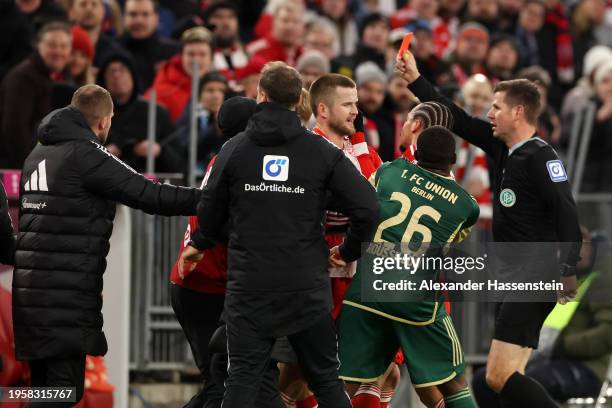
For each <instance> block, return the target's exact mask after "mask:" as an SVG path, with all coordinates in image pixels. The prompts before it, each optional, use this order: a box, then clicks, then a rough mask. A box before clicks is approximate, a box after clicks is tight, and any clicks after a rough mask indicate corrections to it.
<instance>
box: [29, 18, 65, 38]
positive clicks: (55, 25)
mask: <svg viewBox="0 0 612 408" xmlns="http://www.w3.org/2000/svg"><path fill="white" fill-rule="evenodd" d="M54 31H63V32H65V33H66V34H68V36H69V37H70V38H72V31H70V25H69V24H68V23H66V22H64V21H51V22H49V23H47V24H45V25H43V26H42V28H41V29H40V30H39V31H38V34H37V35H36V41H38V42H40V41H41V40H42V38H43V37H44V36H45V34H47V33H51V32H54Z"/></svg>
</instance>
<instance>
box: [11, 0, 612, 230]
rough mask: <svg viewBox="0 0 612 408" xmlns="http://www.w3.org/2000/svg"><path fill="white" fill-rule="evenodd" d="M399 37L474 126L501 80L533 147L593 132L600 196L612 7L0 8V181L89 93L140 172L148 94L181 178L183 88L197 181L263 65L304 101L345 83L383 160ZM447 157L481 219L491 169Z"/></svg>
mask: <svg viewBox="0 0 612 408" xmlns="http://www.w3.org/2000/svg"><path fill="white" fill-rule="evenodd" d="M408 31H412V32H414V40H413V44H412V51H413V53H414V55H415V57H416V59H417V62H418V66H419V71H420V72H421V73H422V75H424V76H425V77H426V78H427V79H428V80H429V81H431V82H432V83H434V84H435V85H437V86H438V87H439V88H440V89H441V90H442V91H443V93H444V94H445V95H447V96H448V97H450V98H453V99H455V100H456V101H457V102H459V103H461V104H462V105H463V106H464V107H465V108H466V109H467V110H468V111H469V112H470V113H472V114H473V115H477V116H482V117H483V118H485V117H486V113H487V111H488V109H489V105H490V103H491V101H492V96H493V89H494V86H495V85H496V84H497V83H498V82H499V81H502V80H507V79H512V78H527V79H530V80H532V81H534V82H535V83H536V84H537V85H538V87H539V89H540V91H541V92H542V96H543V97H544V99H545V100H546V101H547V103H546V105H545V106H543V107H542V112H541V115H540V120H539V130H538V135H539V137H541V138H542V139H544V140H546V141H547V142H549V143H551V144H552V145H554V146H555V147H558V148H559V149H560V150H561V151H563V150H564V149H566V148H567V145H568V143H569V139H570V136H571V129H572V124H573V122H574V120H575V118H577V117H579V118H581V120H592V131H591V139H590V145H589V149H588V153H587V165H586V167H585V174H584V179H583V183H582V190H583V191H587V192H589V191H612V181H611V180H612V161H611V160H608V157H610V156H611V155H612V138H611V137H610V135H612V49H611V47H612V1H609V0H608V1H606V0H378V1H376V0H361V1H358V0H270V1H265V0H236V1H215V0H209V1H206V0H202V1H195V0H181V1H174V0H159V1H157V0H57V1H54V0H0V168H16V169H20V168H21V167H22V165H23V162H24V160H25V158H26V157H27V155H28V153H29V152H30V151H31V150H32V148H33V146H34V145H35V143H36V141H37V134H36V133H37V127H38V124H39V122H40V121H41V119H42V118H43V117H44V116H45V115H46V114H47V113H49V112H50V111H52V110H53V109H56V108H59V107H63V106H65V105H66V104H68V103H69V101H70V97H71V95H72V93H73V91H74V89H75V88H76V87H78V86H81V85H84V84H88V83H97V84H99V85H101V86H103V87H105V88H107V89H108V90H109V91H110V93H111V94H112V96H113V99H114V102H115V107H114V109H115V116H114V118H113V126H112V128H111V133H110V137H109V141H108V146H107V147H108V149H109V150H110V151H111V152H112V153H113V154H115V155H117V156H118V157H120V158H122V159H123V160H124V161H126V162H127V163H128V164H130V165H132V166H133V167H134V168H136V169H137V170H139V171H144V169H145V163H146V156H147V154H148V151H149V142H148V140H147V130H148V129H147V115H148V102H147V99H149V98H151V96H152V90H154V91H155V93H154V94H155V98H156V99H155V100H156V102H157V104H158V106H157V112H156V113H157V114H156V118H157V122H156V128H155V140H156V141H155V143H154V145H153V146H152V147H151V149H152V151H153V154H154V156H155V157H156V167H155V169H156V171H158V172H184V171H185V170H186V167H185V166H186V163H187V155H188V153H187V151H188V145H189V129H190V127H189V123H190V121H189V113H190V110H191V106H190V96H191V82H192V81H191V78H192V76H193V75H197V76H198V78H199V89H198V98H197V99H198V101H199V103H198V106H197V108H196V111H197V121H196V123H197V135H198V136H197V137H198V154H197V157H198V165H199V166H200V167H201V168H204V167H205V166H206V163H207V162H208V160H209V159H210V157H212V156H213V155H214V154H215V153H216V152H217V151H218V150H219V149H220V147H221V146H222V145H223V143H224V141H225V140H224V139H223V136H222V135H221V133H220V132H219V128H218V126H217V122H216V116H217V113H218V111H219V108H220V106H221V103H222V102H223V100H225V99H226V98H228V97H230V96H233V95H236V94H241V95H245V96H247V97H252V98H255V97H256V93H257V82H258V79H259V73H260V70H261V68H262V67H263V65H264V64H265V63H266V62H268V61H273V60H281V61H285V62H286V63H288V64H290V65H292V66H294V67H296V68H297V69H298V71H299V72H300V73H301V75H302V76H303V78H304V84H305V87H306V88H307V87H308V86H309V85H310V84H311V83H312V82H313V81H314V80H315V79H316V78H317V77H319V76H320V75H322V74H325V73H328V72H337V73H341V74H344V75H346V76H349V77H351V78H353V79H354V80H355V82H356V83H357V86H358V94H359V108H360V109H361V110H362V112H363V114H364V117H365V128H366V132H367V138H368V143H369V144H370V145H371V146H373V147H374V148H375V149H377V151H378V153H379V154H380V156H381V158H382V159H383V160H385V161H387V160H392V159H394V158H396V157H398V156H399V155H400V151H399V143H398V140H399V134H400V132H401V129H402V125H403V123H404V121H405V120H406V117H407V114H408V112H409V111H410V109H411V108H412V107H413V106H414V105H415V98H414V96H413V95H412V94H411V93H410V91H409V90H408V89H407V88H406V84H405V83H404V81H403V79H401V78H400V77H398V76H397V75H396V74H395V73H394V70H393V66H394V62H395V55H396V53H397V49H398V48H399V44H400V42H401V41H402V39H403V36H404V34H405V33H406V32H408ZM194 62H195V63H197V67H198V72H197V73H195V72H192V71H193V66H194ZM592 104H594V106H595V114H594V115H592V116H588V115H587V116H585V115H583V114H582V113H583V110H584V109H586V107H588V106H589V105H592ZM306 105H307V104H306ZM306 115H307V116H308V113H307V114H306ZM585 117H586V118H587V119H584V118H585ZM576 120H577V119H576ZM304 122H305V123H309V121H308V120H305V121H304ZM310 123H311V125H312V121H310ZM458 157H459V162H458V167H457V169H456V173H457V176H458V178H459V181H460V182H461V183H462V184H463V185H464V186H465V187H466V188H467V189H468V191H470V193H472V194H473V195H474V196H475V197H477V198H478V201H479V203H480V205H481V211H482V213H483V214H482V215H483V217H484V218H485V219H486V218H487V217H488V214H489V213H490V193H489V175H488V170H487V168H488V167H487V158H486V156H485V155H484V153H483V152H482V151H480V150H478V149H477V148H475V147H473V146H470V145H468V144H466V143H464V144H461V146H460V151H459V155H458Z"/></svg>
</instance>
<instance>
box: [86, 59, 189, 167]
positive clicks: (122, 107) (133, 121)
mask: <svg viewBox="0 0 612 408" xmlns="http://www.w3.org/2000/svg"><path fill="white" fill-rule="evenodd" d="M113 62H119V63H121V64H123V65H124V66H125V67H126V68H127V69H128V70H129V71H130V74H131V76H132V80H133V83H134V89H133V90H132V95H131V96H130V99H129V100H128V101H127V102H126V103H124V104H120V103H119V102H118V101H116V100H115V101H114V103H115V116H113V126H112V127H111V129H110V133H109V135H108V142H107V143H108V144H114V145H116V146H117V147H119V149H121V156H120V157H121V160H123V161H124V162H126V163H127V164H129V165H130V166H131V167H133V168H134V169H136V171H139V172H144V171H145V170H146V166H147V158H146V157H142V156H137V155H136V154H134V146H136V145H137V144H138V143H140V142H142V141H144V140H146V139H147V135H148V116H149V102H148V101H145V100H143V99H142V98H141V97H140V96H139V94H140V88H139V85H138V75H137V73H136V68H135V66H134V61H133V59H132V58H131V57H130V56H129V55H124V54H121V53H118V54H114V55H111V56H110V57H109V58H108V59H107V60H106V62H104V64H103V65H102V67H101V68H100V71H99V72H98V80H97V83H98V84H99V85H100V86H101V87H103V88H106V78H105V76H106V71H107V70H108V67H109V66H110V64H112V63H113ZM155 115H156V125H155V141H156V142H157V143H159V144H160V146H161V152H160V154H159V156H158V157H157V158H156V159H155V171H156V172H158V173H174V172H182V171H184V170H185V163H184V162H185V159H184V157H182V155H181V154H180V153H179V151H178V149H177V148H176V147H175V146H174V145H173V144H172V143H170V142H169V141H170V140H171V135H172V134H173V132H174V125H173V124H172V121H171V120H170V115H169V114H168V112H167V111H166V109H164V108H162V107H161V106H160V105H157V106H156V114H155Z"/></svg>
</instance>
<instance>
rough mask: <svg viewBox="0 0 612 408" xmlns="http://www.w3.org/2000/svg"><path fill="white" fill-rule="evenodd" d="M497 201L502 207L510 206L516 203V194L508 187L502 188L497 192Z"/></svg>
mask: <svg viewBox="0 0 612 408" xmlns="http://www.w3.org/2000/svg"><path fill="white" fill-rule="evenodd" d="M499 202H500V203H501V205H503V206H504V207H506V208H508V207H512V206H513V205H514V204H515V203H516V194H514V191H512V190H511V189H509V188H504V189H503V190H502V191H501V193H499Z"/></svg>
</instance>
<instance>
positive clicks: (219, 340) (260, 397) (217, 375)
mask: <svg viewBox="0 0 612 408" xmlns="http://www.w3.org/2000/svg"><path fill="white" fill-rule="evenodd" d="M226 331H227V329H226V328H225V325H223V326H221V327H219V328H218V329H217V331H216V332H215V334H214V335H213V338H212V339H211V340H210V345H209V351H210V354H211V368H210V372H211V376H212V381H214V382H216V383H217V384H220V386H221V387H222V389H223V390H224V391H225V386H224V385H223V384H225V381H226V380H227V377H228V374H227V361H228V360H227V336H226ZM278 376H279V371H278V366H277V361H276V360H271V361H270V363H269V364H268V367H267V369H266V371H265V374H264V376H263V378H262V379H261V386H260V387H259V392H258V393H257V396H256V398H255V402H254V403H253V404H254V406H255V407H256V408H285V407H286V406H285V403H284V402H283V400H282V399H281V396H280V392H279V391H278ZM222 400H223V395H221V398H219V399H214V398H209V399H208V400H207V401H206V404H205V405H204V408H221V403H222Z"/></svg>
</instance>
